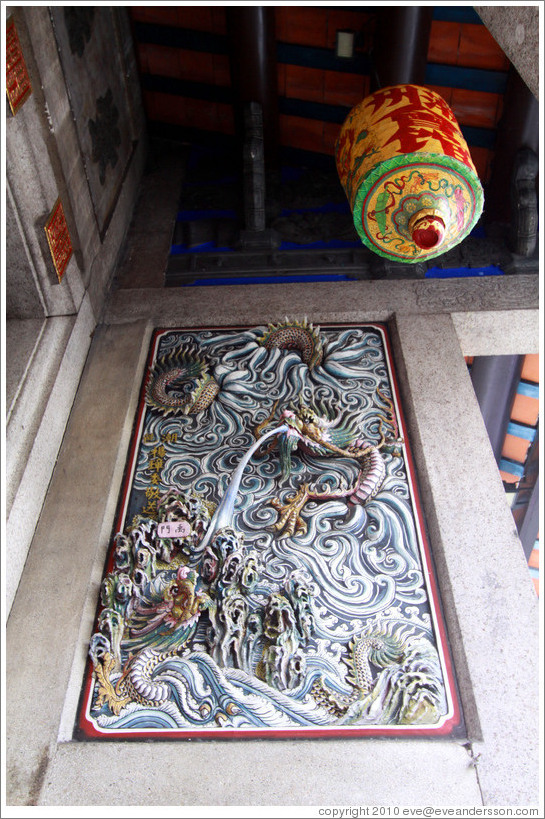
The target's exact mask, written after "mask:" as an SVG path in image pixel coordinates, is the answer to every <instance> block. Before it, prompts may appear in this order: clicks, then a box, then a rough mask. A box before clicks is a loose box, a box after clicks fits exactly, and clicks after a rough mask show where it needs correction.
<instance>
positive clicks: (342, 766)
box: [6, 186, 540, 815]
mask: <svg viewBox="0 0 545 819" xmlns="http://www.w3.org/2000/svg"><path fill="white" fill-rule="evenodd" d="M174 188H175V186H173V191H174ZM172 196H174V193H173V194H172ZM147 205H149V201H148V202H147ZM171 214H172V211H171ZM137 223H138V213H137V214H136V216H135V224H137ZM129 242H130V238H129ZM132 258H133V262H131V261H130V259H129V258H128V257H126V258H125V261H124V262H123V264H122V266H121V268H120V271H119V276H118V278H117V281H116V283H115V285H114V288H113V290H112V293H111V295H110V298H109V300H108V303H107V305H106V308H105V311H104V315H103V317H102V320H101V323H100V324H99V326H98V327H97V329H96V332H95V336H94V338H93V342H92V346H91V351H90V355H89V357H88V361H87V364H86V367H85V370H84V373H83V377H82V380H81V383H80V386H79V389H78V392H77V395H76V399H75V402H74V406H73V409H72V413H71V416H70V420H69V423H68V426H67V429H66V434H65V437H64V441H63V445H62V448H61V451H60V453H59V457H58V460H57V464H56V468H55V470H54V473H53V479H52V481H51V484H50V486H49V490H48V493H47V496H46V501H45V504H44V507H43V510H42V515H41V517H40V520H39V523H38V526H37V529H36V533H35V536H34V540H33V543H32V546H31V549H30V553H29V555H28V559H27V562H26V565H25V569H24V572H23V576H22V579H21V582H20V584H19V588H18V591H17V595H16V597H15V601H14V604H13V608H12V611H11V615H10V618H9V621H8V625H7V640H6V648H7V663H6V680H7V686H6V694H7V698H6V726H7V730H6V768H7V770H6V805H7V806H10V807H14V808H15V807H17V806H25V805H28V806H43V807H45V806H96V807H98V806H131V807H134V808H136V807H138V806H150V805H157V806H159V805H161V806H177V807H176V810H177V815H181V814H183V812H184V810H185V809H188V810H189V815H194V814H191V810H190V807H191V806H198V805H199V806H214V807H216V808H218V807H219V806H275V805H276V806H281V805H282V806H307V807H310V806H314V807H315V808H316V811H315V812H312V811H311V812H310V813H308V814H307V815H318V813H317V807H318V806H320V805H323V806H339V805H344V806H346V805H358V806H426V805H431V806H435V807H438V806H456V807H458V806H466V807H470V806H482V805H487V806H492V805H501V806H505V805H519V806H526V807H528V806H531V807H537V806H538V805H539V799H540V793H539V730H538V725H539V701H540V694H539V687H538V682H539V672H538V658H539V639H538V638H539V629H538V621H539V612H538V601H537V597H536V595H535V591H534V589H533V586H532V583H531V580H530V576H529V573H528V568H527V565H526V561H525V558H524V554H523V552H522V548H521V546H520V542H519V540H518V537H517V534H516V531H515V527H514V524H513V520H512V516H511V512H510V510H509V507H508V505H507V502H506V499H505V496H504V492H503V486H502V483H501V480H500V478H499V475H498V472H497V468H496V464H495V461H494V458H493V455H492V451H491V448H490V445H489V442H488V439H487V436H486V430H485V428H484V424H483V421H482V418H481V415H480V412H479V408H478V404H477V402H476V399H475V396H474V393H473V390H472V387H471V382H470V379H469V376H468V374H467V368H466V367H465V362H464V358H463V356H464V354H473V355H480V354H496V353H498V352H505V353H523V352H524V353H525V352H536V351H537V348H538V338H539V336H538V309H537V302H538V298H537V296H538V294H537V282H536V280H535V277H526V276H517V277H503V278H502V279H501V280H499V281H497V280H495V281H491V280H485V279H481V280H469V281H464V282H460V281H457V280H447V281H429V282H426V281H398V282H386V281H379V282H343V283H340V284H329V283H328V284H326V283H324V284H313V285H304V284H293V285H284V286H279V285H245V286H229V287H213V288H212V287H206V288H198V287H194V288H187V289H163V288H162V286H161V282H160V280H161V265H162V263H163V262H162V261H161V259H160V257H159V255H156V258H155V261H154V259H153V254H152V258H151V259H149V260H148V262H147V263H146V264H147V265H148V268H147V273H148V278H146V275H145V273H146V271H145V268H144V267H143V266H142V265H141V264H140V263H141V262H142V256H141V255H138V254H136V255H134V254H133V257H132ZM131 265H134V267H133V270H134V279H131V273H130V270H131ZM138 265H140V266H139V267H138ZM515 279H516V281H515ZM131 283H132V284H133V286H131ZM135 283H136V284H137V287H135V286H134V284H135ZM286 314H288V315H290V316H291V317H294V318H295V317H302V316H305V315H306V316H308V318H309V319H310V320H311V321H313V322H314V323H318V324H319V323H325V322H327V321H337V322H338V321H341V322H364V321H370V320H381V321H388V322H389V324H390V328H391V335H392V339H393V346H394V357H395V361H396V367H397V372H398V377H399V380H400V388H401V394H402V400H403V403H404V408H405V413H406V417H407V424H408V428H409V431H410V435H411V442H412V447H413V451H414V457H415V461H416V467H417V471H418V475H419V481H420V485H421V492H422V499H423V504H424V510H425V515H426V519H427V524H428V529H429V534H430V541H431V545H432V550H433V554H434V560H435V563H436V569H437V576H438V582H439V586H440V591H441V595H442V600H443V606H444V610H445V618H446V621H447V627H448V630H449V636H450V642H451V647H452V652H453V657H454V663H455V667H456V672H457V676H458V682H459V687H460V696H461V700H462V705H463V708H464V713H465V719H466V728H467V737H466V738H464V739H463V740H458V741H451V740H433V741H429V740H423V739H417V740H412V741H410V740H376V739H365V740H354V739H347V740H325V741H324V740H279V741H265V740H259V741H251V742H250V741H245V740H244V741H225V742H222V741H201V742H176V743H173V742H157V743H149V742H147V743H144V742H126V743H123V742H115V741H110V742H104V743H98V742H85V743H81V742H77V741H75V740H73V739H72V729H73V725H74V719H75V714H76V709H77V703H78V697H79V693H80V690H81V684H82V679H83V670H84V665H85V660H86V654H87V647H88V642H89V638H90V635H91V632H92V626H93V618H94V613H95V607H96V603H97V598H98V590H99V585H100V581H101V578H102V570H103V565H104V558H105V555H106V550H107V548H108V546H109V540H110V535H111V527H112V524H113V519H114V515H115V508H116V504H117V499H118V494H119V489H120V486H121V482H122V478H123V470H124V466H125V461H126V456H127V448H128V443H129V439H130V435H131V428H132V421H133V418H134V413H135V408H136V403H137V398H138V390H139V387H140V383H141V377H142V372H143V367H144V363H145V356H146V353H147V346H148V342H149V337H150V334H151V331H152V328H153V327H154V326H180V327H190V326H193V327H195V326H203V325H210V326H226V325H229V324H233V323H236V324H243V325H244V324H248V325H249V326H256V325H258V324H265V323H267V322H268V321H273V320H274V321H275V320H278V318H279V317H280V318H282V317H283V316H284V315H286ZM491 553H493V555H494V558H493V560H491V559H490V555H491ZM181 806H183V807H181ZM6 815H8V814H7V813H6ZM211 815H214V813H212V814H211Z"/></svg>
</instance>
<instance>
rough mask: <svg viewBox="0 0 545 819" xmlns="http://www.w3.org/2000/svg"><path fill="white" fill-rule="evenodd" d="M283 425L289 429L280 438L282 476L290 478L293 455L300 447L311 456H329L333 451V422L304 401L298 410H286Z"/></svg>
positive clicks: (283, 415)
mask: <svg viewBox="0 0 545 819" xmlns="http://www.w3.org/2000/svg"><path fill="white" fill-rule="evenodd" d="M281 420H282V423H283V424H284V425H285V426H286V427H287V429H286V431H285V432H282V433H281V434H280V435H279V436H278V451H279V455H280V466H281V468H282V475H283V477H284V478H288V477H289V475H290V472H291V454H292V452H294V451H295V450H296V449H297V448H298V447H301V449H303V450H304V451H306V452H308V453H309V454H310V455H319V456H324V455H329V454H331V450H330V448H329V447H328V444H329V445H330V444H331V435H330V431H329V427H330V426H331V421H328V420H327V419H326V418H325V417H323V416H321V415H318V413H316V412H315V411H314V410H312V409H311V408H310V407H309V406H307V405H306V404H304V403H303V402H302V401H300V402H299V406H298V407H297V409H295V410H294V409H286V410H284V411H283V412H282V415H281Z"/></svg>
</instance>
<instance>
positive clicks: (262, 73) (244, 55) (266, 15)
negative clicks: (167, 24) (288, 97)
mask: <svg viewBox="0 0 545 819" xmlns="http://www.w3.org/2000/svg"><path fill="white" fill-rule="evenodd" d="M227 26H228V33H229V40H230V58H231V83H232V87H233V96H234V100H235V123H236V128H237V134H238V136H239V139H240V141H241V144H242V142H243V141H244V110H245V105H246V104H247V103H250V102H258V103H259V104H260V105H261V108H262V111H263V139H264V152H265V163H266V165H267V167H268V168H271V167H274V166H275V165H276V164H277V162H278V77H277V68H276V35H275V27H274V7H272V6H266V7H265V6H231V7H227Z"/></svg>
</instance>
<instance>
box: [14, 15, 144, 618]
mask: <svg viewBox="0 0 545 819" xmlns="http://www.w3.org/2000/svg"><path fill="white" fill-rule="evenodd" d="M6 21H7V25H8V26H10V25H11V23H12V22H13V23H14V25H15V31H16V34H17V38H18V42H19V51H18V52H17V53H18V54H19V56H22V60H23V61H24V66H25V67H26V72H27V74H28V80H29V81H30V85H31V89H32V90H31V93H30V95H29V96H27V98H26V100H25V101H24V102H23V103H22V104H21V105H20V107H19V108H15V112H13V111H12V110H11V108H10V107H9V108H8V109H7V118H6V187H7V193H6V259H7V264H6V273H7V275H6V318H7V325H6V329H7V333H6V336H7V339H6V340H7V353H6V359H7V368H6V369H7V372H6V383H7V514H8V524H7V540H8V543H9V552H8V556H7V592H8V608H9V606H10V604H11V600H12V598H13V595H14V593H15V590H16V588H17V584H18V581H19V577H20V573H21V570H22V567H23V565H24V562H25V558H26V554H27V551H28V548H29V545H30V542H31V539H32V535H33V532H34V528H35V525H36V521H37V519H38V516H39V513H40V509H41V505H42V503H43V498H44V496H45V491H46V489H47V486H48V483H49V480H50V477H51V472H52V469H53V465H54V463H55V459H56V456H57V452H58V448H59V446H60V443H61V440H62V436H63V433H64V428H65V425H66V421H67V419H68V414H69V412H70V408H71V405H72V401H73V398H74V395H75V391H76V388H77V385H78V382H79V378H80V376H81V371H82V369H83V365H84V363H85V359H86V355H87V352H88V348H89V344H90V340H91V333H92V331H93V330H94V327H95V325H96V323H97V319H98V317H99V316H100V313H101V311H102V306H103V302H104V298H105V294H106V292H107V290H108V287H109V284H110V282H111V278H112V275H113V272H114V270H115V266H116V263H117V260H118V257H119V253H120V250H121V247H122V244H123V241H124V239H125V235H126V232H127V228H128V225H129V223H130V219H131V215H132V210H133V205H134V201H135V198H136V193H137V190H138V185H139V182H140V178H141V174H142V168H143V161H144V157H145V153H146V138H145V125H144V123H145V120H144V114H143V109H142V105H141V99H140V88H139V83H138V76H137V70H136V64H135V61H134V53H133V47H132V38H131V31H130V25H129V21H128V17H127V12H126V9H125V8H123V7H52V8H48V7H46V6H39V7H38V6H35V7H17V6H12V7H8V8H7V9H6ZM12 54H13V52H12ZM19 65H22V63H19ZM58 201H60V202H61V204H62V208H63V211H64V217H65V221H66V226H67V229H68V233H69V236H70V242H71V246H72V254H71V256H70V258H69V260H68V263H67V265H66V267H65V269H64V272H63V273H62V277H61V278H60V280H59V276H58V270H57V269H56V266H55V264H54V261H53V256H52V253H51V251H50V247H49V244H48V238H47V235H46V231H45V227H46V224H47V222H48V219H49V217H50V215H51V214H52V212H53V210H54V208H55V206H56V204H57V203H58Z"/></svg>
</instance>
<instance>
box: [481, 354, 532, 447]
mask: <svg viewBox="0 0 545 819" xmlns="http://www.w3.org/2000/svg"><path fill="white" fill-rule="evenodd" d="M523 361H524V356H521V355H483V356H476V357H475V358H474V359H473V364H472V366H471V380H472V382H473V389H474V390H475V395H476V396H477V401H478V402H479V406H480V408H481V413H482V416H483V419H484V423H485V426H486V431H487V432H488V437H489V438H490V443H491V444H492V449H493V451H494V457H495V458H496V461H497V463H499V462H500V458H501V451H502V447H503V440H504V438H505V434H506V432H507V426H508V424H509V419H510V417H511V409H512V408H513V401H514V400H515V394H516V391H517V387H518V383H519V381H520V374H521V372H522V364H523Z"/></svg>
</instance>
